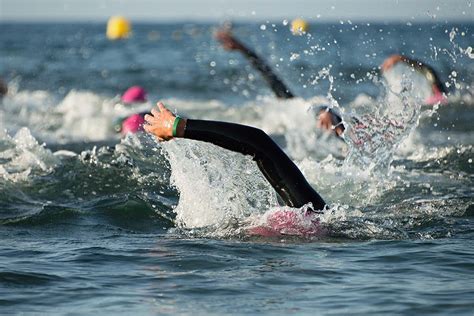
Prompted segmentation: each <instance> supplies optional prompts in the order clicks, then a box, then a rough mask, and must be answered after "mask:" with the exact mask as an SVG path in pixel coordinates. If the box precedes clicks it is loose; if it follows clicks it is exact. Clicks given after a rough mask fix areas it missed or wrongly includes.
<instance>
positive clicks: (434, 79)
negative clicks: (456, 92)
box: [380, 55, 447, 105]
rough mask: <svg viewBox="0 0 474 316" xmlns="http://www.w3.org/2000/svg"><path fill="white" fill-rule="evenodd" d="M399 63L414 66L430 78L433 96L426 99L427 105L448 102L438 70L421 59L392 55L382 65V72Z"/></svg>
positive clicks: (427, 78)
mask: <svg viewBox="0 0 474 316" xmlns="http://www.w3.org/2000/svg"><path fill="white" fill-rule="evenodd" d="M398 63H404V64H406V65H408V66H410V67H412V68H413V69H415V70H416V71H418V72H419V73H421V74H422V75H423V76H424V77H425V78H426V80H428V82H429V83H430V85H431V96H429V97H428V98H427V99H426V100H425V103H426V104H427V105H435V104H439V103H442V104H445V103H447V98H446V94H447V91H446V89H445V88H444V86H443V84H442V83H441V80H440V79H439V77H438V75H437V74H436V71H435V70H434V69H433V68H432V67H431V66H429V65H427V64H425V63H423V62H421V61H418V60H415V59H411V58H408V57H406V56H402V55H392V56H390V57H388V58H387V59H385V61H384V62H383V63H382V65H381V66H380V70H381V72H382V74H383V73H385V72H387V71H388V70H390V69H391V68H393V67H394V66H395V65H396V64H398Z"/></svg>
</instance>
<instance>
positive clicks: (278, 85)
mask: <svg viewBox="0 0 474 316" xmlns="http://www.w3.org/2000/svg"><path fill="white" fill-rule="evenodd" d="M242 46H243V47H245V46H244V45H242ZM241 52H242V53H243V54H244V55H245V57H247V59H248V60H249V61H250V63H251V64H252V65H253V66H254V67H255V68H256V69H257V70H258V71H260V73H261V74H262V76H263V78H264V79H265V81H266V82H267V83H268V85H269V86H270V88H271V89H272V91H273V93H275V95H276V96H277V98H280V99H291V98H294V95H293V93H291V91H290V89H288V87H287V86H286V85H285V84H284V83H283V81H282V80H281V79H280V78H278V76H277V75H275V74H274V73H273V71H272V69H271V68H270V67H269V66H268V65H267V64H266V63H265V62H264V61H263V60H262V59H261V58H260V57H258V55H257V54H255V53H254V52H253V51H251V50H250V49H248V48H247V47H245V49H243V50H241Z"/></svg>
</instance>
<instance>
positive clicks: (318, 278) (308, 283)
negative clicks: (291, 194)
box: [0, 21, 474, 315]
mask: <svg viewBox="0 0 474 316" xmlns="http://www.w3.org/2000/svg"><path fill="white" fill-rule="evenodd" d="M472 26H473V25H472V24H463V25H450V24H443V23H440V24H424V25H411V24H409V25H405V24H403V25H397V24H395V25H382V24H380V25H367V24H360V23H359V24H356V23H352V22H349V21H345V22H344V23H338V24H322V25H314V27H313V30H314V31H313V34H312V35H311V36H303V37H293V36H291V35H290V33H289V31H288V30H287V29H286V26H284V25H283V23H282V22H279V23H276V24H275V25H274V26H273V25H272V23H266V24H265V27H262V26H261V25H260V24H246V25H236V26H235V33H236V34H237V36H239V37H240V38H242V39H244V41H245V43H247V44H249V45H250V46H252V47H254V48H255V50H256V51H257V52H258V53H259V54H261V55H262V56H265V57H266V59H267V61H268V63H269V64H270V65H271V66H272V67H273V68H275V69H276V71H277V72H278V74H280V75H281V77H282V78H283V79H284V81H285V82H286V83H287V84H288V85H289V87H290V88H291V89H292V90H293V91H294V92H295V94H297V95H299V96H300V98H296V99H294V100H289V101H281V100H277V99H275V98H274V97H273V96H272V95H271V91H269V90H268V88H267V87H266V86H265V84H264V82H263V81H262V79H261V77H260V76H259V74H258V73H256V72H255V71H254V70H252V69H251V68H250V67H249V66H248V63H247V62H246V61H245V60H244V59H243V58H241V56H240V55H238V54H236V53H229V52H225V51H223V50H222V49H221V48H219V46H218V44H217V43H216V42H215V41H214V40H213V39H212V37H211V33H212V31H213V27H212V26H210V25H192V24H186V25H177V24H176V25H175V24H173V25H171V24H169V25H135V26H134V36H133V37H132V38H131V39H129V40H127V41H125V42H109V41H107V40H106V39H105V37H104V34H103V31H104V30H103V28H104V26H103V25H84V24H78V25H44V24H31V25H26V24H10V25H8V24H4V25H1V27H2V32H0V54H1V56H2V58H1V59H0V74H1V75H2V77H3V79H4V80H6V81H7V82H8V83H9V90H10V92H9V95H7V96H6V97H5V98H4V99H3V100H2V101H0V102H1V103H0V127H1V128H0V258H1V259H0V306H1V311H2V314H4V313H6V314H11V313H32V314H37V313H41V314H63V313H79V314H90V313H93V312H97V311H99V312H100V313H101V314H117V313H118V314H137V313H140V314H190V313H196V312H198V313H199V314H207V313H212V314H256V313H259V314H260V313H263V314H288V313H291V314H348V313H352V314H354V313H355V314H364V315H366V314H374V315H380V314H382V313H389V314H404V315H406V314H453V315H460V314H466V315H471V314H472V311H473V310H474V304H473V303H472V302H473V301H474V294H473V293H474V282H472V280H473V279H472V275H473V272H474V247H473V242H472V240H473V237H474V233H473V228H474V224H473V216H474V206H473V200H474V189H473V178H474V168H473V159H474V157H473V156H474V155H473V153H474V149H473V145H474V127H473V124H472V122H473V121H474V114H473V113H474V111H473V110H474V100H473V88H472V85H473V83H474V77H473V74H474V63H473V55H472V48H471V46H470V45H472ZM392 53H403V54H406V55H409V56H412V57H416V58H419V59H421V60H423V61H425V62H427V63H429V64H431V65H432V66H433V67H434V68H435V69H437V70H438V72H439V75H440V77H441V78H442V80H443V82H444V84H445V85H446V86H448V90H449V96H448V100H449V102H448V104H446V105H439V106H435V107H428V106H424V105H423V99H424V98H425V97H426V93H427V87H426V85H425V82H424V81H423V78H420V77H419V76H418V75H417V74H416V73H412V72H411V71H410V70H409V69H407V68H406V67H405V68H404V67H396V68H395V69H394V70H393V71H392V72H390V73H389V74H387V76H385V77H382V76H381V75H380V74H379V69H378V66H379V65H380V64H381V63H382V61H383V60H384V58H386V57H387V56H389V55H390V54H392ZM136 84H139V85H142V86H144V87H145V88H146V89H147V90H148V93H149V99H150V101H149V103H147V104H144V105H136V106H134V107H132V108H130V107H125V106H123V105H120V104H118V100H119V97H118V96H119V95H120V94H121V93H122V92H123V91H124V90H125V89H126V88H127V87H128V86H131V85H136ZM158 99H162V100H164V102H165V103H166V104H168V105H169V106H170V107H171V109H173V110H176V111H178V112H179V113H180V114H182V115H184V116H189V117H193V118H203V119H219V120H226V121H232V122H240V123H244V124H250V125H253V126H257V127H260V128H262V129H263V130H265V131H266V132H267V133H269V134H270V135H272V137H273V138H274V139H275V140H276V141H277V143H279V144H280V145H281V146H282V147H283V148H284V149H285V151H286V152H287V153H288V155H289V156H290V157H291V158H293V159H294V161H295V162H296V164H297V165H298V166H299V167H300V169H301V170H302V171H303V173H304V174H305V176H306V177H307V179H308V181H309V182H310V183H311V184H312V185H313V186H314V187H315V188H316V189H317V190H318V192H320V193H321V195H322V196H323V197H324V198H325V199H326V200H327V201H328V202H329V204H330V207H329V209H328V210H326V212H325V213H324V214H322V215H320V216H319V218H318V221H319V225H320V228H321V233H318V234H316V235H311V236H308V235H298V234H296V236H295V234H291V232H288V231H283V232H282V235H280V236H277V237H271V238H269V237H258V236H251V235H250V234H248V229H249V227H253V226H255V225H264V224H265V221H266V220H267V218H268V216H271V214H273V213H274V212H277V211H278V210H281V207H278V206H277V205H278V198H277V196H276V194H275V193H274V191H273V190H272V188H271V187H270V185H269V184H268V183H267V182H266V181H265V179H264V178H263V176H262V175H261V174H260V172H259V170H258V168H257V166H256V165H255V164H254V163H253V162H252V160H251V158H249V157H243V156H241V155H239V154H236V153H231V152H228V151H225V150H223V149H220V148H217V147H215V146H213V145H209V144H203V143H199V142H193V141H188V140H177V141H172V142H169V143H165V144H158V143H156V142H155V141H154V140H153V139H152V138H151V137H149V136H146V135H128V136H127V137H125V138H123V139H120V136H119V135H117V134H116V133H115V131H114V126H113V122H114V121H115V120H116V119H117V118H120V117H123V116H126V115H128V114H130V113H134V112H137V111H143V110H147V109H149V108H150V107H151V106H152V103H154V102H155V101H157V100H158ZM318 105H330V106H332V107H335V108H336V109H337V110H339V111H340V112H341V113H342V114H343V118H344V121H345V123H346V125H347V127H348V129H347V131H346V134H345V136H344V141H342V140H340V139H336V138H335V137H333V136H331V135H328V134H325V133H323V132H320V131H316V130H315V129H314V126H315V121H314V119H313V117H314V113H313V110H312V109H313V108H314V107H316V106H318ZM353 117H357V119H358V120H359V121H362V122H364V123H367V125H370V126H369V127H368V128H366V129H363V130H360V129H357V126H356V125H357V124H355V123H354V120H353ZM368 123H370V124H368ZM361 140H362V141H361ZM293 211H294V212H296V213H297V214H299V213H298V212H299V210H293ZM304 220H305V219H304V218H301V222H302V223H301V224H302V225H304V224H307V223H304Z"/></svg>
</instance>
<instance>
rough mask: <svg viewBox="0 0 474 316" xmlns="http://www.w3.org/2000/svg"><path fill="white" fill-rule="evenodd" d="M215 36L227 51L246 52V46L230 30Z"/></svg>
mask: <svg viewBox="0 0 474 316" xmlns="http://www.w3.org/2000/svg"><path fill="white" fill-rule="evenodd" d="M214 36H215V38H216V39H217V40H218V41H219V42H220V43H221V45H222V47H224V49H226V50H245V46H244V45H243V44H242V43H240V42H239V41H238V40H237V39H236V38H235V37H234V35H232V33H231V32H230V31H229V30H228V29H223V30H219V31H217V32H216V33H215V34H214Z"/></svg>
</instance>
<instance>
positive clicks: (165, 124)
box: [143, 102, 186, 141]
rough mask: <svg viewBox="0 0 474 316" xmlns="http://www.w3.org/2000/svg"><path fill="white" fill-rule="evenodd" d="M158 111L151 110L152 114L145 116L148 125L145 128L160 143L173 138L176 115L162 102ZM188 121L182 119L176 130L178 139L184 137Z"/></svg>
mask: <svg viewBox="0 0 474 316" xmlns="http://www.w3.org/2000/svg"><path fill="white" fill-rule="evenodd" d="M157 106H158V109H156V108H154V109H152V110H151V114H147V115H145V121H146V124H145V125H144V126H143V128H144V129H145V131H146V132H148V133H150V134H153V135H155V136H156V138H158V140H159V141H167V140H170V139H172V138H173V124H174V121H175V120H176V115H174V114H173V112H171V111H170V110H168V109H167V108H166V107H165V105H164V104H163V103H161V102H158V104H157ZM185 126H186V120H184V119H181V120H180V121H179V124H178V126H177V129H176V137H183V136H184V129H185Z"/></svg>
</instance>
